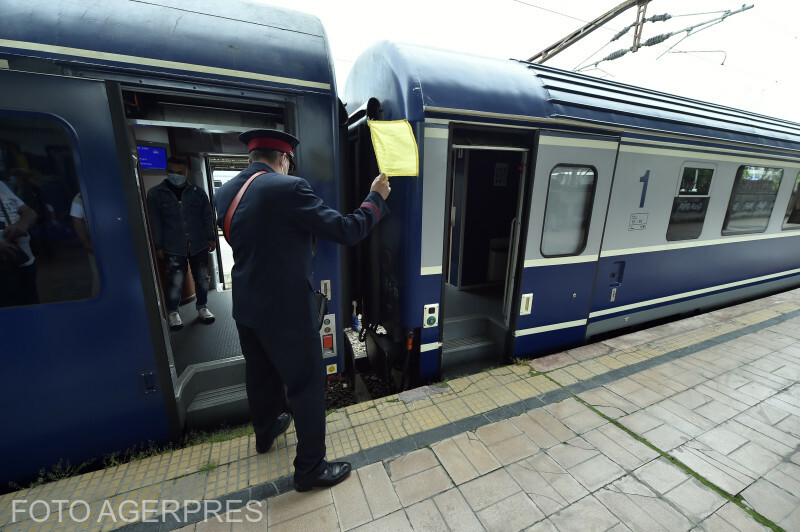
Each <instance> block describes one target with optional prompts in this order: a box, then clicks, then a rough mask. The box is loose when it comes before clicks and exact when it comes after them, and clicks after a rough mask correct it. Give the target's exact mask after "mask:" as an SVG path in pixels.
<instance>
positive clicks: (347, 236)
mask: <svg viewBox="0 0 800 532" xmlns="http://www.w3.org/2000/svg"><path fill="white" fill-rule="evenodd" d="M262 170H263V171H266V172H267V173H266V174H263V175H260V176H258V177H256V178H255V180H254V181H253V182H252V183H251V184H250V187H249V188H248V189H247V191H246V192H245V194H244V196H243V197H242V199H241V202H240V203H239V207H238V209H237V210H236V214H235V215H234V216H233V219H232V221H231V228H230V238H231V247H232V248H233V258H234V262H235V264H234V266H233V270H232V273H231V275H232V282H233V286H234V289H233V318H234V319H235V320H236V322H237V323H239V324H241V325H245V326H247V327H251V328H259V329H262V330H263V329H265V328H266V329H267V330H268V331H269V332H270V334H274V335H275V336H276V337H281V338H286V335H287V334H289V335H293V334H308V333H309V332H312V333H313V334H316V332H317V331H316V330H315V329H316V319H317V317H316V310H315V308H314V286H315V285H314V282H313V279H312V270H311V257H312V246H313V243H312V236H317V237H319V238H324V239H325V240H330V241H332V242H337V243H340V244H348V245H354V244H356V243H357V242H359V241H360V240H362V239H363V238H364V237H365V236H367V234H368V233H369V231H370V230H371V229H372V228H373V226H375V224H377V223H378V222H379V221H380V219H381V218H382V217H383V216H385V215H386V214H388V212H389V209H388V207H387V206H386V202H385V201H384V200H383V198H382V197H381V196H380V194H378V193H377V192H370V193H369V195H368V196H367V197H366V199H365V200H364V202H363V203H362V204H361V206H360V207H359V208H358V209H356V210H355V211H354V212H353V213H352V214H348V215H342V214H341V213H339V212H338V211H337V210H335V209H332V208H330V207H327V206H325V205H324V204H323V203H322V200H321V199H320V198H319V197H318V196H317V195H316V194H314V191H313V190H312V189H311V187H310V186H309V184H308V182H307V181H306V180H305V179H302V178H300V177H295V176H291V175H288V176H287V175H283V174H279V173H276V172H275V171H274V170H273V169H272V168H270V167H269V165H267V164H265V163H262V162H254V163H251V164H250V166H248V167H247V168H246V169H245V170H243V171H242V172H241V173H240V174H239V175H237V176H236V177H234V178H233V179H231V180H230V181H229V182H227V183H226V184H225V185H223V186H222V187H221V188H220V189H219V191H218V192H217V194H216V195H215V197H214V201H215V204H216V207H217V223H218V225H219V226H220V227H222V224H223V221H224V220H225V214H226V213H227V211H228V207H229V206H230V204H231V202H232V201H233V198H234V197H235V196H236V194H237V193H238V192H239V189H240V188H241V187H242V186H243V185H244V184H245V182H246V181H247V180H248V179H249V178H250V176H252V175H253V174H254V173H256V172H259V171H262ZM276 339H277V338H276Z"/></svg>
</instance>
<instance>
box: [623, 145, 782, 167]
mask: <svg viewBox="0 0 800 532" xmlns="http://www.w3.org/2000/svg"><path fill="white" fill-rule="evenodd" d="M619 151H620V153H641V154H648V155H659V156H662V157H663V156H669V157H680V158H683V159H692V158H694V159H697V158H698V156H699V155H702V156H703V159H704V160H709V161H720V162H730V163H738V164H752V163H753V162H754V161H758V162H759V163H761V164H769V165H772V166H785V165H786V163H787V162H788V163H791V162H794V163H796V162H797V160H794V161H793V160H791V159H778V158H775V156H774V155H771V154H763V153H761V154H758V153H752V152H746V153H745V152H740V153H736V154H735V155H728V154H725V153H719V151H718V150H716V149H715V150H713V151H710V150H709V151H706V150H703V151H702V152H699V151H693V150H676V149H670V148H663V147H656V146H635V145H631V144H625V143H623V144H622V145H621V146H620V147H619Z"/></svg>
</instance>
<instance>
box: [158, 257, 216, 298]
mask: <svg viewBox="0 0 800 532" xmlns="http://www.w3.org/2000/svg"><path fill="white" fill-rule="evenodd" d="M164 255H165V256H166V259H167V282H168V283H169V286H167V293H166V298H167V311H169V312H178V306H179V305H180V303H181V289H182V288H183V279H184V278H185V277H186V259H189V267H191V268H192V276H193V277H194V290H195V294H197V305H196V306H197V308H201V307H205V306H206V304H207V303H208V248H204V249H203V250H202V251H200V252H198V253H195V254H194V255H189V256H188V257H186V256H182V255H172V254H171V253H165V254H164Z"/></svg>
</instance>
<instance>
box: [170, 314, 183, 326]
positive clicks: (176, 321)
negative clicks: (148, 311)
mask: <svg viewBox="0 0 800 532" xmlns="http://www.w3.org/2000/svg"><path fill="white" fill-rule="evenodd" d="M169 328H170V329H172V330H173V331H177V330H178V329H183V322H182V321H181V315H180V314H178V313H177V312H170V313H169Z"/></svg>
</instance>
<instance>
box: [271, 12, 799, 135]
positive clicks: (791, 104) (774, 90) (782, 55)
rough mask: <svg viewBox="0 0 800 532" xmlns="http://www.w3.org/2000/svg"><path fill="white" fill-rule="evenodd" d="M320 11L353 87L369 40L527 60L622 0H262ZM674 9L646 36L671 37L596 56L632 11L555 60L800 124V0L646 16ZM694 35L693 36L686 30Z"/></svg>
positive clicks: (610, 47) (617, 45)
mask: <svg viewBox="0 0 800 532" xmlns="http://www.w3.org/2000/svg"><path fill="white" fill-rule="evenodd" d="M259 1H262V2H263V3H267V4H272V5H277V6H281V7H286V8H290V9H295V10H297V11H304V12H306V13H311V14H313V15H315V16H316V17H318V18H319V19H320V20H321V21H322V24H323V25H324V26H325V29H326V31H327V34H328V39H329V41H330V46H331V53H332V55H333V58H334V67H335V69H336V78H337V84H338V85H339V88H340V90H341V89H342V88H343V87H344V82H345V79H346V78H347V74H348V72H349V70H350V68H351V66H352V64H353V62H354V61H355V59H356V58H357V57H358V55H359V54H360V53H361V52H362V51H363V50H365V49H366V48H367V47H368V46H369V45H370V44H372V43H374V42H376V41H380V40H393V41H401V42H408V43H413V44H419V45H424V46H431V47H435V48H444V49H449V50H459V51H463V52H466V53H469V54H475V55H483V56H489V57H497V58H501V59H509V58H513V59H528V58H529V57H531V56H533V55H534V54H536V53H538V52H539V51H541V50H542V49H544V48H546V47H548V46H550V45H551V44H553V43H555V42H556V41H558V40H560V39H561V38H563V37H564V36H566V35H568V34H569V33H571V32H573V31H575V30H577V29H578V28H580V27H581V26H583V25H584V24H585V23H586V22H589V21H591V20H593V19H595V18H597V17H598V16H600V15H602V14H604V13H606V12H607V11H609V10H610V9H611V8H613V7H615V6H617V5H618V4H620V3H622V0H491V1H490V0H402V1H393V0H385V1H383V2H381V1H379V0H336V1H331V0H292V1H287V0H259ZM751 5H752V6H753V7H752V9H748V10H746V11H743V12H741V13H738V14H733V15H730V16H729V17H727V18H726V19H725V20H723V21H722V22H721V23H718V24H715V25H713V26H710V27H707V28H705V29H700V28H697V29H695V30H693V31H692V32H691V33H690V34H689V36H688V37H687V33H686V31H684V30H685V29H686V28H688V27H689V26H692V25H695V24H699V23H702V22H705V21H708V20H711V19H714V18H716V17H718V16H719V15H721V14H722V13H723V12H725V11H727V10H730V11H735V10H738V9H740V8H742V7H743V6H751ZM664 13H668V14H670V15H672V18H671V19H670V20H667V21H665V22H648V23H646V24H645V25H644V27H643V30H642V39H641V40H642V42H644V41H646V40H647V39H649V38H651V37H654V36H657V35H661V34H665V33H670V32H673V33H675V35H674V36H672V37H671V38H669V39H667V40H666V41H664V42H663V43H661V44H659V45H656V46H652V47H646V48H642V49H640V50H639V51H638V52H636V53H635V54H632V53H628V54H626V55H625V56H624V57H622V58H621V59H617V60H615V61H606V62H600V63H599V64H597V65H596V66H594V63H595V62H597V61H599V60H600V59H602V58H603V57H605V56H607V55H608V54H610V53H611V52H614V51H616V50H620V49H623V48H629V47H630V46H631V44H632V41H633V30H630V31H628V33H627V34H625V35H624V36H623V37H621V38H620V39H619V40H617V41H616V42H612V43H609V41H610V40H611V38H612V37H614V35H615V34H616V33H617V32H619V31H620V30H621V29H623V28H625V27H626V26H628V25H629V24H632V23H633V22H634V21H635V19H636V8H635V7H633V8H631V9H628V10H627V11H625V12H624V13H622V14H621V15H619V16H617V17H616V18H615V19H613V20H612V21H611V22H609V23H607V24H606V25H605V26H604V27H602V28H600V29H598V30H596V31H595V32H594V33H592V34H590V35H588V36H587V37H585V38H584V39H583V40H581V41H579V42H577V43H576V44H573V45H572V46H571V47H569V48H568V49H567V50H565V51H563V52H561V53H560V54H558V55H556V56H555V57H553V58H552V59H550V60H548V61H547V62H546V63H545V64H546V65H548V66H553V67H558V68H563V69H566V70H576V69H582V70H581V71H582V72H584V73H586V74H589V75H593V76H597V77H603V78H607V79H611V80H613V81H618V82H621V83H628V84H631V85H636V86H640V87H646V88H650V89H655V90H659V91H663V92H668V93H672V94H677V95H680V96H687V97H690V98H696V99H699V100H703V101H708V102H714V103H719V104H722V105H727V106H730V107H735V108H739V109H744V110H748V111H753V112H756V113H760V114H765V115H768V116H774V117H778V118H783V119H786V120H791V121H794V122H800V102H798V101H797V98H796V93H797V92H798V91H797V89H798V88H800V69H798V68H797V66H796V62H797V60H798V58H800V22H798V21H800V2H798V1H796V0H751V1H749V2H746V3H743V2H742V1H741V0H702V1H698V0H652V1H651V2H650V4H649V5H648V6H647V10H646V13H645V14H646V16H652V15H660V14H664ZM684 37H685V38H684Z"/></svg>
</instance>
